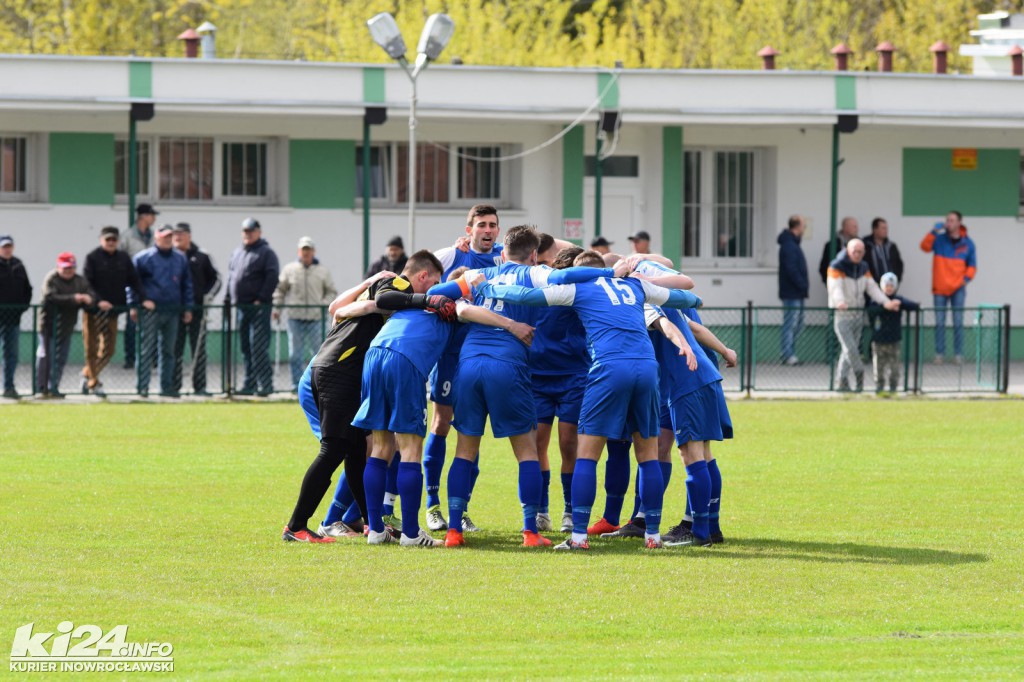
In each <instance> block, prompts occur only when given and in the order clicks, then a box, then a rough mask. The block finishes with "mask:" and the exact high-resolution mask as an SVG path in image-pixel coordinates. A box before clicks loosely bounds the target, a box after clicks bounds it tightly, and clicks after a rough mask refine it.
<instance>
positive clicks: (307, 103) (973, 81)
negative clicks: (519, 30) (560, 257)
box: [0, 56, 1024, 320]
mask: <svg viewBox="0 0 1024 682" xmlns="http://www.w3.org/2000/svg"><path fill="white" fill-rule="evenodd" d="M408 96H409V84H408V81H407V79H406V77H405V75H404V74H403V73H402V72H401V71H400V70H399V69H398V68H397V67H391V66H389V67H380V66H364V65H358V64H328V63H295V62H264V61H232V60H198V59H145V60H144V59H135V58H126V57H124V58H121V57H110V58H84V57H45V56H4V57H0V140H2V143H0V146H2V149H3V163H2V166H0V234H6V233H10V234H12V235H13V236H14V238H15V241H16V254H17V255H18V256H19V257H21V258H22V259H23V260H24V261H25V262H26V265H27V267H28V269H29V273H30V275H31V277H32V279H33V282H34V284H35V285H36V287H37V292H38V288H39V285H40V284H41V281H42V278H43V275H44V274H45V272H46V271H47V270H49V269H51V268H52V267H53V265H54V260H55V257H56V255H57V253H58V252H60V251H63V250H66V249H67V250H71V251H74V252H76V253H77V254H79V256H80V258H81V257H83V256H84V255H85V253H87V251H88V250H90V249H92V248H94V247H95V246H96V244H97V238H98V235H99V229H100V228H101V227H102V226H103V225H107V224H113V225H117V226H120V227H121V228H124V227H126V226H127V220H128V212H129V211H128V208H127V199H126V194H125V193H126V191H127V190H126V187H127V164H126V157H127V154H126V138H127V135H128V128H129V109H130V106H131V103H132V102H143V103H153V104H154V105H155V117H154V118H153V119H152V120H151V121H147V122H141V123H139V124H138V139H139V140H140V145H141V146H140V153H141V164H140V165H141V168H142V170H141V173H140V192H139V195H138V197H137V201H139V202H142V201H147V202H150V203H153V204H155V205H156V206H157V208H158V210H160V211H161V215H160V216H159V219H158V220H159V222H172V223H173V222H178V221H188V222H190V223H191V224H192V229H193V234H194V238H195V240H196V241H197V242H198V243H199V244H200V245H201V246H202V247H203V248H204V249H206V250H207V251H209V252H210V253H211V254H212V255H213V257H214V259H215V262H216V263H217V264H218V265H219V266H220V268H221V269H222V271H223V270H224V269H225V268H226V264H227V257H228V254H229V253H230V252H231V250H232V249H233V248H234V247H235V246H236V245H237V244H238V243H239V238H240V237H239V224H240V222H241V220H242V219H243V218H244V217H246V216H249V215H253V216H256V217H258V218H259V220H260V221H261V222H262V224H263V226H264V236H265V237H266V238H267V239H268V241H269V242H270V244H271V245H272V246H273V247H274V248H275V249H276V250H277V252H278V254H279V255H280V256H281V257H282V259H283V260H287V259H289V258H291V257H294V253H295V252H294V249H295V245H296V242H297V240H298V239H299V237H300V236H303V235H309V236H311V237H312V238H313V239H314V240H315V241H316V242H317V244H318V245H319V253H318V255H319V256H320V258H321V260H322V261H323V262H324V263H325V264H326V265H328V266H329V267H330V268H331V269H332V271H333V273H334V276H335V278H336V280H337V281H338V282H339V283H346V282H354V281H355V280H357V279H358V278H359V277H360V274H361V272H362V268H363V239H362V200H361V198H360V194H361V189H359V185H360V182H361V169H360V167H359V163H358V158H359V157H358V156H357V150H359V148H360V147H361V145H362V142H361V139H362V135H363V123H362V120H363V112H364V107H367V106H386V107H387V110H388V116H389V118H388V121H387V123H386V124H384V125H382V126H374V127H373V128H372V135H373V145H372V149H373V168H372V174H373V182H372V190H373V193H374V199H373V200H372V202H371V203H372V231H371V235H370V255H371V258H376V257H378V256H379V254H380V253H381V252H382V251H383V248H384V244H385V242H386V241H387V240H388V239H389V238H390V237H391V236H392V235H396V234H398V235H403V236H405V234H406V224H407V218H406V208H405V206H406V204H405V193H406V187H405V184H406V183H405V164H404V159H405V154H406V150H407V146H406V144H405V142H404V141H405V140H407V139H408V121H407V116H408ZM599 110H608V111H618V112H621V118H622V127H621V129H620V131H619V134H618V137H617V139H613V138H614V136H610V137H609V139H608V140H607V141H606V143H605V149H607V148H608V147H610V146H612V145H614V148H613V151H612V155H611V157H610V158H609V159H607V160H606V162H605V171H604V178H603V203H602V233H603V234H604V235H605V236H607V237H608V238H609V239H611V240H612V241H613V242H615V246H616V247H617V248H621V249H624V250H628V246H629V244H628V242H627V241H626V236H627V235H628V234H629V233H630V232H632V231H634V230H636V229H646V230H647V231H648V232H650V233H651V234H652V236H653V242H654V247H655V249H656V250H659V251H662V252H664V253H666V254H667V255H669V256H670V257H672V258H674V259H680V258H681V259H682V263H683V266H684V269H685V270H686V272H687V273H689V274H691V275H693V276H694V277H695V278H696V279H697V281H698V283H699V286H700V290H701V292H702V293H703V294H704V295H705V297H706V299H707V301H708V303H709V304H712V305H721V306H734V305H743V304H745V303H746V302H747V301H748V300H751V301H753V302H754V303H755V304H760V305H775V304H777V301H778V299H777V290H776V257H777V246H776V241H775V240H776V236H777V234H778V232H779V231H780V229H781V228H782V226H783V225H784V224H785V221H786V218H787V217H788V216H789V215H790V214H793V213H800V214H803V215H805V216H806V217H807V218H808V221H809V223H810V227H811V229H810V230H809V232H808V234H807V236H806V238H805V241H804V250H805V253H806V255H807V260H808V264H809V267H810V271H811V280H812V287H811V299H810V301H809V303H810V304H811V305H823V304H824V302H825V289H824V285H823V284H822V283H821V282H820V281H819V280H818V278H817V275H816V270H817V265H818V260H819V258H820V257H821V253H822V250H823V246H824V244H825V243H826V240H827V237H828V233H829V215H830V188H831V151H832V129H833V124H835V123H836V121H837V118H838V117H839V116H840V115H857V116H858V117H859V128H858V130H857V131H856V132H854V133H853V134H844V135H842V136H841V151H840V155H841V157H842V158H843V160H844V162H843V163H842V165H841V167H840V174H839V192H838V215H839V217H842V216H844V215H852V216H855V217H856V218H857V219H858V220H859V221H860V225H861V232H862V233H863V234H866V233H867V232H868V227H869V225H870V222H871V219H872V218H874V217H875V216H882V217H885V218H886V219H887V220H888V221H889V224H890V234H891V238H892V239H893V240H894V241H895V242H896V243H897V244H898V245H899V247H900V249H901V251H902V253H903V256H904V260H905V261H906V265H907V269H906V272H907V274H906V276H905V285H904V288H903V290H902V293H904V294H905V295H907V296H909V297H911V298H914V299H918V300H922V301H925V302H930V279H931V275H930V271H931V263H930V256H929V255H927V254H924V253H922V252H921V251H920V249H919V248H918V243H919V242H920V240H921V238H922V237H923V236H924V235H925V234H926V233H927V232H928V230H929V229H931V227H932V226H933V225H934V223H935V222H936V221H937V220H941V219H942V217H943V216H944V214H945V213H946V212H947V211H949V210H952V209H958V210H960V211H962V212H963V214H964V222H965V224H966V225H967V226H968V227H969V230H970V236H971V237H972V238H973V239H974V240H975V241H976V243H977V249H978V262H979V264H978V276H977V279H976V281H975V282H974V283H973V284H972V285H971V286H970V289H969V294H968V303H969V304H977V303H981V302H985V303H1000V304H1002V303H1010V304H1012V305H1013V307H1015V308H1016V309H1018V310H1021V309H1024V286H1021V285H1020V284H1017V283H1015V282H1016V280H1015V279H1014V275H1013V273H1014V272H1016V271H1017V268H1018V267H1020V254H1021V253H1024V225H1022V223H1021V194H1022V173H1021V169H1022V163H1021V152H1022V149H1024V114H1022V112H1024V79H1020V78H1011V77H1008V76H985V77H983V76H958V75H931V74H891V73H845V72H843V73H837V72H815V73H808V72H784V71H759V72H750V71H722V72H719V71H650V70H630V71H622V72H620V73H614V72H611V71H607V70H597V69H591V70H587V69H525V68H524V69H517V68H488V67H469V66H446V65H440V64H435V65H432V66H431V67H430V68H429V69H428V70H427V71H425V72H424V73H423V74H422V75H421V76H420V79H419V126H418V134H419V140H420V142H421V146H420V147H419V159H420V199H419V211H418V229H417V238H416V244H415V246H416V247H418V248H422V247H429V248H432V249H436V248H439V247H441V246H444V245H447V244H449V243H451V242H452V241H453V240H454V239H455V237H457V236H458V235H459V234H461V233H462V232H463V226H464V224H465V222H464V221H465V210H466V208H467V207H468V206H470V205H471V204H473V203H476V202H478V201H483V202H487V203H493V204H495V205H497V206H498V207H499V209H500V214H501V220H502V224H503V225H504V226H506V227H508V226H512V225H515V224H518V223H524V222H525V223H534V224H536V225H538V226H540V227H541V229H543V230H545V231H549V232H552V233H554V234H556V235H558V236H572V237H580V238H582V240H583V241H584V242H589V240H590V239H591V238H592V237H593V236H594V233H595V225H594V222H595V221H594V178H593V177H591V174H590V173H588V172H587V168H588V167H590V166H592V155H593V154H594V149H595V137H596V135H595V133H596V128H597V126H596V122H597V119H598V111H599ZM587 112H589V113H587ZM580 118H581V119H582V125H580V126H577V127H575V128H573V129H572V130H571V131H569V132H568V133H567V134H565V135H564V136H562V137H561V138H559V139H557V140H555V141H554V142H552V139H553V138H555V137H556V136H558V135H559V134H560V133H561V132H563V129H564V128H565V127H566V126H567V125H569V124H571V123H572V122H573V121H575V120H577V119H580ZM525 151H532V153H530V154H528V155H525V156H523V157H521V158H518V159H515V160H506V161H500V162H498V163H482V162H479V161H475V160H470V159H465V158H459V157H457V156H456V154H455V153H454V152H458V153H459V154H463V155H468V156H472V157H492V156H507V155H511V154H516V153H519V152H525ZM954 159H956V161H954ZM965 159H966V161H965ZM588 164H589V166H588ZM406 247H407V250H409V247H410V245H409V244H406ZM37 297H38V294H37ZM1017 319H1018V320H1019V319H1021V318H1020V317H1018V318H1017Z"/></svg>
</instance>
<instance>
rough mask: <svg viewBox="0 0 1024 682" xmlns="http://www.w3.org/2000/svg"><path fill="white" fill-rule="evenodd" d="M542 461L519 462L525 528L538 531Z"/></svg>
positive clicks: (520, 494)
mask: <svg viewBox="0 0 1024 682" xmlns="http://www.w3.org/2000/svg"><path fill="white" fill-rule="evenodd" d="M541 480H542V479H541V472H540V462H538V461H536V460H533V461H530V462H520V463H519V502H520V503H522V505H523V530H527V531H530V532H531V533H536V532H537V508H538V507H539V506H540V494H541V493H540V490H541Z"/></svg>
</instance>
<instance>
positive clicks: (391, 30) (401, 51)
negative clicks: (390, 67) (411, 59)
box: [366, 12, 405, 59]
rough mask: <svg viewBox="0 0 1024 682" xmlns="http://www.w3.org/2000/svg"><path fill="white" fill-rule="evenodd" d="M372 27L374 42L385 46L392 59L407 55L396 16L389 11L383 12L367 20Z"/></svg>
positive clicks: (367, 23)
mask: <svg viewBox="0 0 1024 682" xmlns="http://www.w3.org/2000/svg"><path fill="white" fill-rule="evenodd" d="M366 26H367V28H369V29H370V35H371V36H372V37H373V42H375V43H377V44H378V45H380V46H381V47H382V48H384V51H385V52H387V53H388V56H389V57H391V58H392V59H403V58H404V57H405V41H404V40H402V31H401V30H399V28H398V23H397V22H396V21H395V18H394V17H393V16H391V15H390V14H388V13H387V12H381V13H380V14H377V15H375V16H373V17H372V18H371V19H370V20H369V21H367V22H366Z"/></svg>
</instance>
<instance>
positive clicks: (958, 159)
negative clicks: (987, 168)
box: [953, 149, 978, 170]
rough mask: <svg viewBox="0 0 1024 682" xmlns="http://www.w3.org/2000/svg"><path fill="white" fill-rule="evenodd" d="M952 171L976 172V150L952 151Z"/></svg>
mask: <svg viewBox="0 0 1024 682" xmlns="http://www.w3.org/2000/svg"><path fill="white" fill-rule="evenodd" d="M953 170H978V150H977V149H954V150H953Z"/></svg>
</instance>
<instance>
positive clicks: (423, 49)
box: [416, 14, 455, 61]
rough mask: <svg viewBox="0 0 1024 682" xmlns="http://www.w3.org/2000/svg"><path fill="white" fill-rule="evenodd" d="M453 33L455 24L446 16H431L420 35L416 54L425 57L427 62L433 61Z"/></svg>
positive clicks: (439, 54)
mask: <svg viewBox="0 0 1024 682" xmlns="http://www.w3.org/2000/svg"><path fill="white" fill-rule="evenodd" d="M453 33H455V22H454V21H452V18H451V17H450V16H448V15H447V14H431V15H430V18H429V19H427V23H426V24H425V25H424V26H423V33H421V34H420V44H419V45H418V46H417V47H416V52H418V53H419V54H421V55H426V57H427V60H428V61H434V60H435V59H437V58H438V57H439V56H441V52H442V51H443V50H444V48H445V46H446V45H448V41H449V40H451V39H452V34H453Z"/></svg>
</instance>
